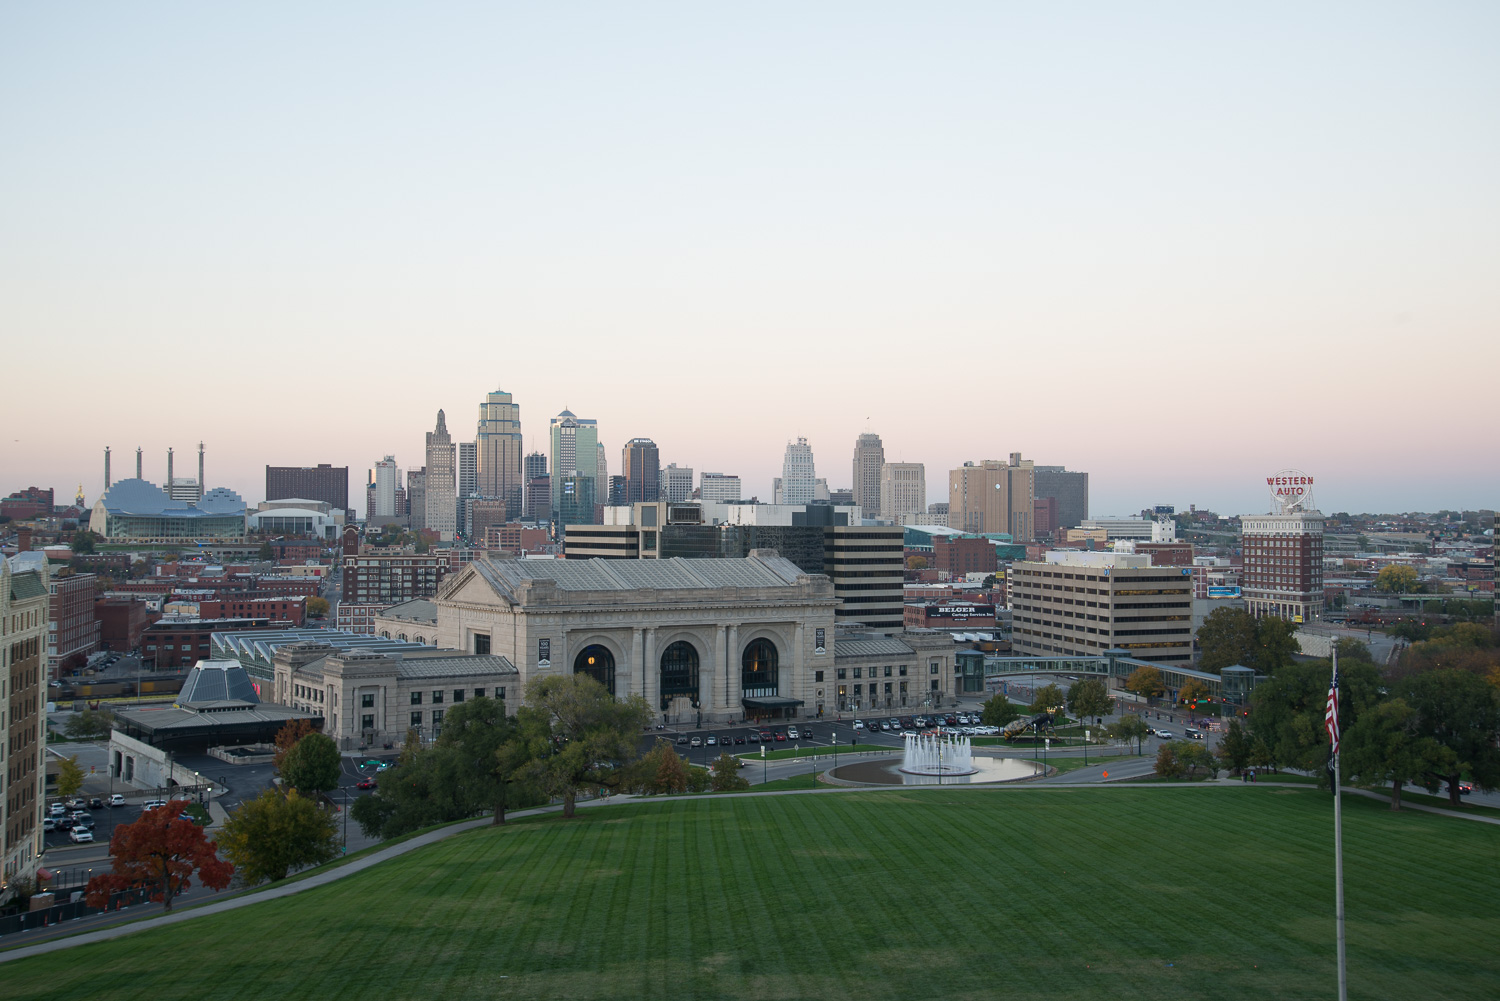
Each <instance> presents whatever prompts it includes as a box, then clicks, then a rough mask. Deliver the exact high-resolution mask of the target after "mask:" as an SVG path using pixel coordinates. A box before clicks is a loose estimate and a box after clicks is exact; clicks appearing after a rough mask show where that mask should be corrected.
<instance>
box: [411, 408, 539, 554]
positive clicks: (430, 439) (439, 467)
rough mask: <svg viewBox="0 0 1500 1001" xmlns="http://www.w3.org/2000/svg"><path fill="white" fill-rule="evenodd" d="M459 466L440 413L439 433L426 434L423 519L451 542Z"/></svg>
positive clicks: (453, 529)
mask: <svg viewBox="0 0 1500 1001" xmlns="http://www.w3.org/2000/svg"><path fill="white" fill-rule="evenodd" d="M519 437H520V436H519V435H517V438H518V439H519ZM457 465H458V464H457V454H456V452H455V450H454V447H453V437H452V436H451V435H449V434H448V421H447V419H446V418H445V417H444V416H443V412H442V411H441V410H439V411H438V414H437V430H435V431H429V432H427V477H426V480H427V496H426V501H425V506H426V512H425V517H424V518H423V519H422V520H423V524H424V526H425V527H426V528H429V529H431V530H432V531H434V532H436V533H437V534H438V538H439V539H441V540H442V541H443V542H452V541H453V533H454V532H455V531H456V530H457V528H458V504H457V499H458V493H457V489H458V487H457ZM414 513H415V512H414Z"/></svg>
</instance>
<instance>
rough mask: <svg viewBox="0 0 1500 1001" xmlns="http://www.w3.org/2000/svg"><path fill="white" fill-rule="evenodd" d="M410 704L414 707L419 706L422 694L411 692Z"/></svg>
mask: <svg viewBox="0 0 1500 1001" xmlns="http://www.w3.org/2000/svg"><path fill="white" fill-rule="evenodd" d="M411 704H412V705H414V706H419V705H421V704H422V693H421V692H412V693H411Z"/></svg>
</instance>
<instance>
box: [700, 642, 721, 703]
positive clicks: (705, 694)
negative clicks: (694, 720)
mask: <svg viewBox="0 0 1500 1001" xmlns="http://www.w3.org/2000/svg"><path fill="white" fill-rule="evenodd" d="M713 663H714V660H713V652H712V651H710V652H709V657H708V661H707V663H701V664H699V665H698V705H699V706H700V707H702V711H703V717H704V719H705V720H706V719H708V718H709V716H710V714H713V715H719V714H721V713H723V712H724V710H725V702H724V694H725V692H724V688H723V686H722V685H719V684H718V683H717V682H718V672H717V671H715V670H714V669H713V666H712V665H713Z"/></svg>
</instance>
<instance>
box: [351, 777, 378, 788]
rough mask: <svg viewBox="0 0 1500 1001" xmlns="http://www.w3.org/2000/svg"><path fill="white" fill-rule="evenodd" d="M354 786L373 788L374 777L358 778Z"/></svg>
mask: <svg viewBox="0 0 1500 1001" xmlns="http://www.w3.org/2000/svg"><path fill="white" fill-rule="evenodd" d="M354 788H356V789H374V788H375V780H374V779H360V780H359V781H358V782H356V783H355V784H354Z"/></svg>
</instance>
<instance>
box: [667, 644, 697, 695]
mask: <svg viewBox="0 0 1500 1001" xmlns="http://www.w3.org/2000/svg"><path fill="white" fill-rule="evenodd" d="M679 698H686V699H688V700H689V701H690V702H691V703H692V705H693V707H695V708H696V707H697V705H698V650H697V648H696V647H694V646H693V644H691V643H689V642H687V641H686V640H678V641H677V642H676V643H673V644H672V645H670V646H668V647H667V648H666V649H665V650H663V651H662V655H661V708H662V711H663V712H666V711H667V709H669V708H670V707H671V705H672V701H673V700H674V699H679Z"/></svg>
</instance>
